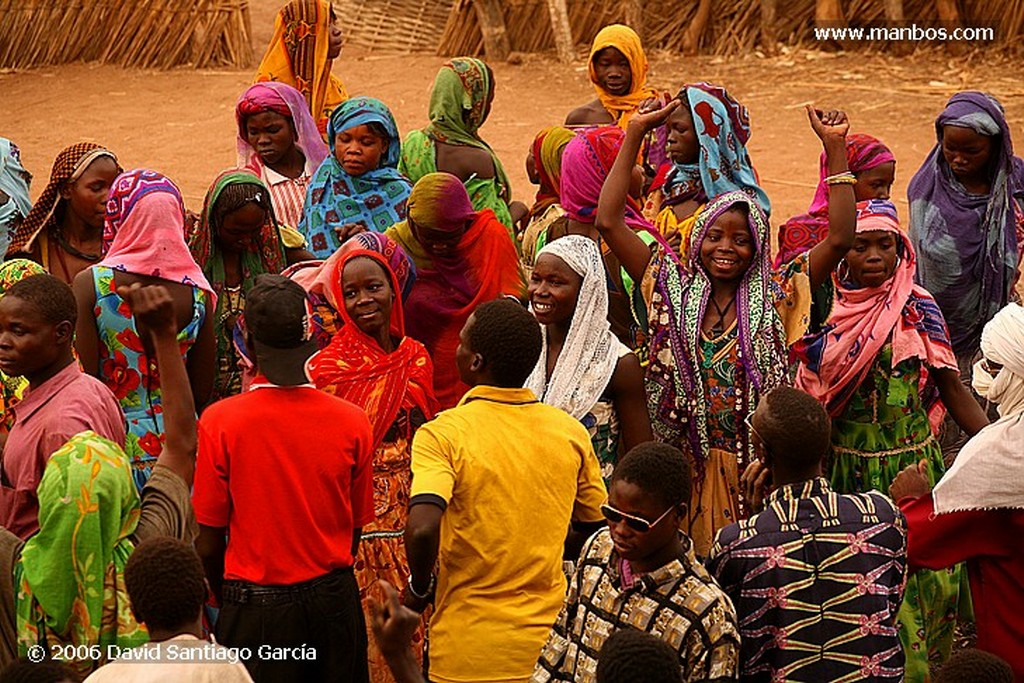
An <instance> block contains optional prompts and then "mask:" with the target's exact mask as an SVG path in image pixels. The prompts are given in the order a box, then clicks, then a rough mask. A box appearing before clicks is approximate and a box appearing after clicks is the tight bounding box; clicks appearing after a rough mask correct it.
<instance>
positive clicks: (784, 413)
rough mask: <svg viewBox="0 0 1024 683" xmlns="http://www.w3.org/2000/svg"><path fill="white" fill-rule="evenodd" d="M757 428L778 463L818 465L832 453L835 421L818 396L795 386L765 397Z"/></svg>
mask: <svg viewBox="0 0 1024 683" xmlns="http://www.w3.org/2000/svg"><path fill="white" fill-rule="evenodd" d="M762 400H763V401H765V402H766V406H765V407H766V408H767V410H765V411H762V412H761V413H760V416H761V418H763V419H760V420H758V424H757V430H758V433H759V434H760V435H761V438H762V439H763V440H764V444H765V447H766V448H768V450H770V451H771V454H772V457H773V458H774V460H775V461H776V462H780V461H781V462H782V463H784V464H785V465H786V466H788V467H792V468H800V469H803V468H807V467H811V466H813V465H816V464H817V463H818V462H820V461H821V459H822V458H824V457H825V455H826V454H827V453H828V450H829V444H830V443H831V436H832V420H831V419H829V416H828V413H826V412H825V408H823V407H822V405H821V403H820V402H819V401H818V399H816V398H814V397H813V396H811V395H810V394H808V393H806V392H803V391H800V390H799V389H794V388H793V387H787V386H781V387H776V388H775V389H773V390H772V391H770V392H769V393H768V395H767V396H765V397H764V398H763V399H762Z"/></svg>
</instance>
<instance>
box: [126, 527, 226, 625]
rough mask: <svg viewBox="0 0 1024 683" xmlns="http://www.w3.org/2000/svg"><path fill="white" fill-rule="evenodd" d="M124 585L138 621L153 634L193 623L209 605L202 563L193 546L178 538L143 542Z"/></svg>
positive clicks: (164, 537) (129, 566)
mask: <svg viewBox="0 0 1024 683" xmlns="http://www.w3.org/2000/svg"><path fill="white" fill-rule="evenodd" d="M124 583H125V586H126V587H127V589H128V597H129V598H130V599H131V601H132V609H133V610H134V612H135V618H136V619H138V620H139V621H140V622H142V623H144V624H145V625H146V628H148V629H149V630H150V631H152V630H153V629H154V628H159V629H165V630H174V629H180V628H182V627H185V626H187V625H189V624H191V623H192V622H194V621H195V620H196V619H197V618H198V617H199V612H200V611H201V610H202V608H203V603H205V602H206V596H207V590H206V582H205V580H204V576H203V563H202V562H201V561H200V559H199V555H198V554H196V551H195V549H194V548H192V546H190V545H187V544H185V543H182V542H181V541H179V540H177V539H175V538H169V537H166V536H161V537H158V538H150V539H147V540H145V541H143V542H142V543H140V544H139V545H138V547H136V548H135V552H133V553H132V556H131V557H129V558H128V562H127V564H126V565H125V568H124Z"/></svg>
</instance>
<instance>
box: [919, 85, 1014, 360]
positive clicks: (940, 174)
mask: <svg viewBox="0 0 1024 683" xmlns="http://www.w3.org/2000/svg"><path fill="white" fill-rule="evenodd" d="M945 126H957V127H960V128H968V129H970V130H973V131H974V132H975V133H977V134H978V135H983V136H986V137H989V138H992V156H991V159H990V161H989V169H990V174H989V179H990V183H991V184H990V188H989V192H988V194H987V195H977V194H971V193H969V192H968V191H967V189H966V188H965V187H964V186H963V184H962V183H961V182H960V181H959V180H958V179H957V178H956V176H955V175H954V174H953V171H952V169H950V167H949V164H948V163H946V159H945V157H944V156H943V154H942V137H943V132H944V128H945ZM935 135H936V138H937V140H938V141H937V143H936V145H935V147H934V148H933V149H932V151H931V154H929V155H928V158H927V159H926V160H925V162H924V164H922V166H921V168H920V170H918V172H917V173H916V174H914V177H913V178H912V179H911V181H910V185H909V186H908V188H907V198H908V199H909V200H910V240H911V242H912V243H913V246H914V249H915V250H916V251H917V256H918V261H917V281H918V283H919V284H921V285H923V286H924V288H925V289H927V290H928V291H929V292H931V294H932V296H934V297H935V300H936V302H937V303H938V304H939V308H941V309H942V314H943V316H945V318H946V322H947V323H948V324H949V332H950V337H951V339H952V342H953V349H954V350H955V351H956V353H957V355H958V356H962V355H967V354H972V353H974V352H976V351H977V350H978V348H979V346H980V343H981V331H982V329H983V328H984V327H985V323H987V322H988V321H989V320H991V319H992V318H993V316H995V314H996V313H997V312H999V310H1000V309H1001V308H1002V307H1003V306H1005V305H1006V304H1007V302H1008V301H1009V297H1010V290H1011V288H1012V286H1013V280H1014V276H1015V274H1016V272H1017V246H1018V245H1017V229H1016V222H1017V217H1016V214H1017V209H1018V207H1019V202H1020V201H1021V199H1022V198H1024V162H1022V161H1021V159H1019V158H1017V157H1015V156H1014V155H1013V143H1012V141H1011V140H1010V128H1009V126H1008V125H1007V123H1006V116H1005V115H1004V113H1003V107H1002V105H1000V104H999V102H998V101H997V100H996V99H995V98H994V97H992V96H991V95H989V94H987V93H982V92H977V91H966V92H960V93H957V94H956V95H953V97H952V98H950V100H949V103H948V104H947V105H946V108H945V109H944V110H943V111H942V113H941V114H939V117H938V118H937V119H936V120H935ZM1015 202H1016V203H1017V204H1016V206H1015Z"/></svg>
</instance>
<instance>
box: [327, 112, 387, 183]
mask: <svg viewBox="0 0 1024 683" xmlns="http://www.w3.org/2000/svg"><path fill="white" fill-rule="evenodd" d="M387 151H388V140H387V138H384V137H381V136H380V134H379V133H377V131H375V130H374V129H373V128H371V127H370V126H368V125H366V124H361V125H358V126H353V127H352V128H347V129H345V130H343V131H341V132H340V133H338V134H337V135H335V136H334V158H335V159H337V160H338V163H339V164H341V167H342V168H344V169H345V173H348V174H349V175H351V176H358V175H362V174H364V173H366V172H368V171H372V170H374V169H376V168H379V167H380V160H381V159H382V158H383V157H384V155H385V154H387Z"/></svg>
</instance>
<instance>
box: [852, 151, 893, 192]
mask: <svg viewBox="0 0 1024 683" xmlns="http://www.w3.org/2000/svg"><path fill="white" fill-rule="evenodd" d="M854 175H855V176H857V183H856V184H855V185H854V186H853V193H854V195H855V196H856V197H857V201H858V202H865V201H868V200H869V199H888V198H889V196H890V193H891V191H892V184H893V182H895V180H896V162H895V161H887V162H885V163H884V164H879V165H878V166H875V167H874V168H869V169H868V170H866V171H861V172H860V173H855V174H854Z"/></svg>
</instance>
